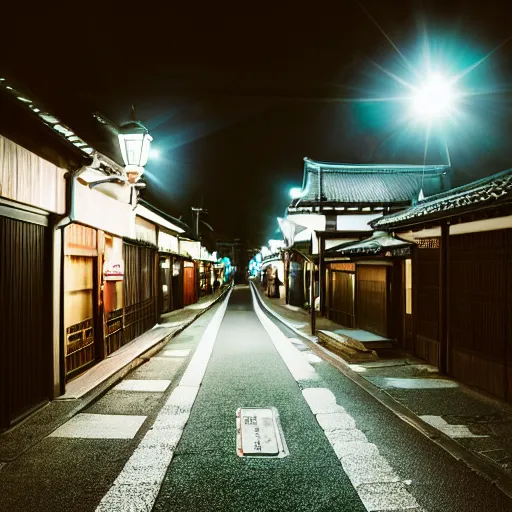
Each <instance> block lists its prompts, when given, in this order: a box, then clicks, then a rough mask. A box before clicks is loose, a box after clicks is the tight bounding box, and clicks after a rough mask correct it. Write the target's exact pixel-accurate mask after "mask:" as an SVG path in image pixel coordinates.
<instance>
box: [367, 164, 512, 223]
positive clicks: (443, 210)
mask: <svg viewBox="0 0 512 512" xmlns="http://www.w3.org/2000/svg"><path fill="white" fill-rule="evenodd" d="M510 200H512V169H509V170H507V171H503V172H500V173H498V174H494V175H493V176H489V177H488V178H483V179H481V180H478V181H475V182H473V183H469V184H468V185H464V186H462V187H458V188H454V189H452V190H450V191H448V192H444V193H442V194H437V195H436V196H434V197H431V198H428V199H426V200H424V201H421V202H419V203H418V204H416V205H415V206H412V207H410V208H407V209H406V210H403V211H401V212H398V213H395V214H392V215H386V216H384V217H381V218H379V219H377V220H375V221H374V222H372V223H371V224H372V226H373V227H374V228H376V229H378V228H390V227H394V226H399V225H407V224H415V223H418V222H421V221H423V220H429V219H433V218H437V217H446V216H451V215H457V214H460V213H465V212H468V211H474V210H479V209H481V208H487V207H489V206H490V205H493V204H496V205H498V204H501V203H504V202H506V201H510Z"/></svg>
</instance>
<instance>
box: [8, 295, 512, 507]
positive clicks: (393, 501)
mask: <svg viewBox="0 0 512 512" xmlns="http://www.w3.org/2000/svg"><path fill="white" fill-rule="evenodd" d="M255 304H256V306H255ZM241 407H242V408H245V407H263V408H269V407H274V408H275V410H277V412H278V415H279V423H280V428H281V431H282V435H283V437H284V440H285V444H286V448H287V452H286V456H284V457H264V456H259V457H244V456H239V454H238V453H237V424H236V412H237V410H238V409H239V408H241ZM0 496H1V500H0V510H9V511H13V510H14V511H15V510H23V511H32V510H34V511H35V510H37V511H49V510H51V511H53V510H54V511H61V510H62V511H67V510H70V511H75V512H76V511H94V510H99V511H114V510H119V511H130V510H134V511H135V510H156V511H162V512H163V511H177V512H178V511H226V512H227V511H244V512H250V511H331V510H332V511H334V510H342V511H364V510H372V511H381V510H382V511H384V510H412V511H414V510H418V511H419V510H423V511H460V512H468V511H510V510H512V500H510V498H508V497H507V496H505V495H504V494H502V493H501V492H500V491H499V490H498V489H496V488H495V487H493V486H492V485H491V483H489V482H488V481H486V480H484V479H483V478H481V477H480V476H478V475H476V474H475V473H474V472H472V471H471V470H470V469H469V468H468V467H467V466H466V465H465V464H464V463H462V462H459V461H457V460H456V459H454V458H453V457H452V456H450V455H449V454H447V453H446V452H445V451H444V450H442V449H441V448H439V447H438V446H437V445H435V444H434V443H433V442H431V441H429V440H428V439H427V438H426V437H424V436H423V435H422V434H420V433H419V432H417V431H416V430H415V429H414V428H413V427H411V426H409V425H408V424H406V423H405V422H403V421H402V420H400V419H399V418H397V417H396V416H395V415H394V414H393V413H392V412H390V411H389V410H388V409H386V408H385V407H384V406H382V405H381V404H380V403H378V402H376V401H375V400H374V399H373V398H372V397H371V396H370V395H369V394H368V393H367V392H365V391H364V390H363V389H361V388H360V387H359V386H358V385H357V384H355V383H354V382H352V381H351V380H349V379H347V378H346V377H345V376H344V375H343V374H341V373H340V372H339V371H338V370H337V369H336V368H334V367H333V366H332V365H331V364H330V363H328V362H325V361H322V360H320V359H319V358H318V357H316V356H315V355H314V354H312V353H311V352H310V351H309V350H307V347H306V346H305V345H303V344H302V343H301V342H300V341H299V340H297V339H295V338H294V334H293V333H292V332H290V331H288V330H287V329H286V328H285V327H283V326H282V325H277V324H275V323H274V322H273V321H272V320H270V318H269V317H268V316H266V315H265V314H264V313H263V312H262V310H261V309H260V308H259V306H257V302H255V299H254V298H253V297H252V295H251V291H250V289H249V287H247V286H240V287H236V288H235V289H234V291H233V292H232V294H231V296H230V297H229V302H228V303H226V302H224V303H223V304H220V305H218V306H216V307H215V308H213V309H212V310H211V311H210V312H208V313H206V314H205V315H203V316H202V317H200V318H199V319H198V320H197V321H196V322H195V323H194V324H193V325H192V326H190V327H189V328H187V329H186V330H185V331H183V332H182V333H181V334H180V335H179V336H177V337H176V338H174V339H172V340H171V341H170V342H169V344H168V345H167V346H166V347H165V348H164V349H163V350H162V351H161V352H160V353H158V354H157V355H156V356H155V357H153V358H152V359H151V360H150V361H148V362H147V363H145V364H144V365H142V366H141V367H139V368H138V369H137V370H135V371H134V372H132V373H131V374H129V375H127V376H126V378H125V379H124V381H122V382H121V383H120V384H119V385H118V386H116V387H114V388H113V389H111V390H110V391H109V392H108V393H106V394H105V395H104V396H103V397H101V398H100V399H99V400H98V401H96V402H95V403H94V404H92V405H91V406H90V407H89V408H88V409H87V410H85V411H82V413H81V414H79V415H78V416H75V417H74V418H73V419H72V420H70V421H69V422H68V423H66V424H64V425H63V426H62V427H60V428H59V429H57V431H55V432H54V433H53V434H52V435H51V436H49V437H47V438H46V439H44V440H43V441H42V442H40V443H39V444H37V445H36V446H35V447H33V448H32V449H30V450H28V451H27V452H25V453H24V454H23V455H21V456H20V457H18V458H17V459H16V460H15V461H13V462H10V463H9V464H7V465H6V466H4V467H3V468H1V469H0Z"/></svg>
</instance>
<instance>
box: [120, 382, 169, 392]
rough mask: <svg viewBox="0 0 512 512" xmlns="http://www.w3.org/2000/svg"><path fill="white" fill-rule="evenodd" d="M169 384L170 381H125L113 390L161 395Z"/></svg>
mask: <svg viewBox="0 0 512 512" xmlns="http://www.w3.org/2000/svg"><path fill="white" fill-rule="evenodd" d="M170 384H171V381H170V380H143V379H125V380H122V381H121V382H120V383H119V384H118V385H117V386H115V387H114V388H113V389H114V391H139V392H149V393H163V392H164V391H165V390H166V389H167V388H168V387H169V385H170Z"/></svg>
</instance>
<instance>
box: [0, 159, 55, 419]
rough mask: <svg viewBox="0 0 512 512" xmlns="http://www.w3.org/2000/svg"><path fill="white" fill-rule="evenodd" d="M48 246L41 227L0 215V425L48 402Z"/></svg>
mask: <svg viewBox="0 0 512 512" xmlns="http://www.w3.org/2000/svg"><path fill="white" fill-rule="evenodd" d="M0 168H1V166H0ZM48 244H49V233H48V230H47V228H45V227H43V226H39V225H35V224H29V223H26V222H20V221H17V220H14V219H8V218H5V217H0V247H1V250H0V283H1V286H0V328H1V330H2V332H1V336H0V427H6V426H8V425H9V424H10V423H11V422H13V421H16V420H17V419H19V418H21V417H23V416H24V415H25V414H26V413H28V412H29V411H30V410H32V409H33V408H34V407H37V406H38V405H40V404H42V403H44V402H45V401H47V400H48V398H49V390H50V385H49V384H50V383H49V380H50V375H51V367H52V355H53V348H52V337H51V300H49V293H50V286H49V283H50V280H49V273H50V269H49V265H46V262H47V261H50V258H48V257H47V255H49V247H48Z"/></svg>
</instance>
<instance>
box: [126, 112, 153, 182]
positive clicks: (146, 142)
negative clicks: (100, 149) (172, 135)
mask: <svg viewBox="0 0 512 512" xmlns="http://www.w3.org/2000/svg"><path fill="white" fill-rule="evenodd" d="M118 137H119V146H120V149H121V155H122V156H123V161H124V164H125V166H126V167H125V172H126V175H127V176H128V179H129V181H130V182H131V183H134V182H136V181H137V180H138V179H139V178H140V176H141V175H142V173H143V172H144V169H143V167H144V166H145V165H146V163H147V161H148V155H149V146H150V145H151V141H152V140H153V137H151V135H150V134H149V132H148V130H147V128H146V127H145V126H144V125H143V124H142V123H140V122H139V121H130V122H129V123H126V124H123V125H122V126H121V128H120V130H119V134H118Z"/></svg>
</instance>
